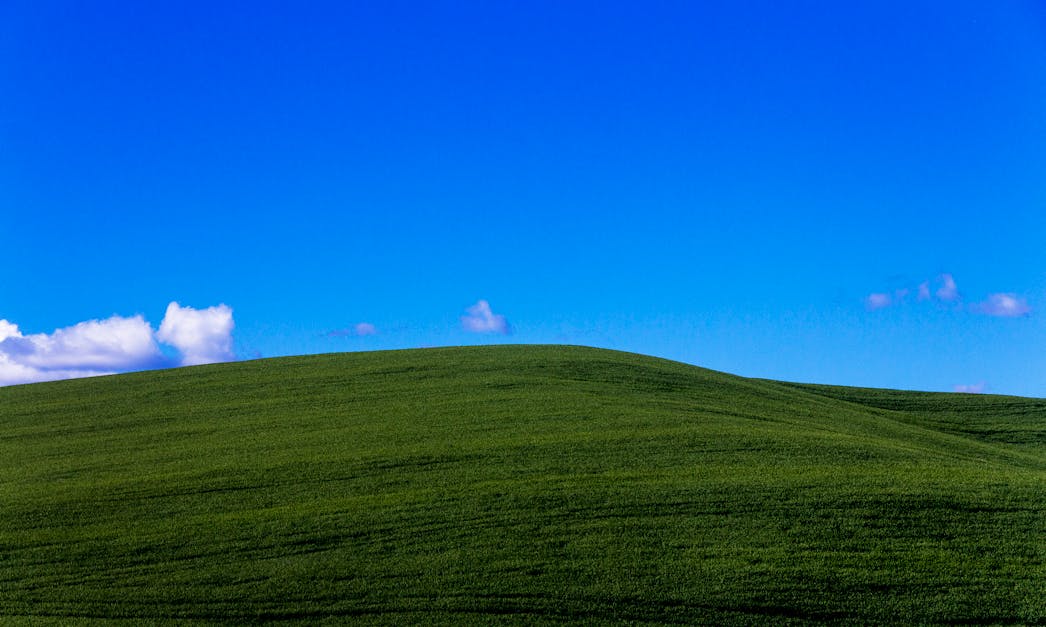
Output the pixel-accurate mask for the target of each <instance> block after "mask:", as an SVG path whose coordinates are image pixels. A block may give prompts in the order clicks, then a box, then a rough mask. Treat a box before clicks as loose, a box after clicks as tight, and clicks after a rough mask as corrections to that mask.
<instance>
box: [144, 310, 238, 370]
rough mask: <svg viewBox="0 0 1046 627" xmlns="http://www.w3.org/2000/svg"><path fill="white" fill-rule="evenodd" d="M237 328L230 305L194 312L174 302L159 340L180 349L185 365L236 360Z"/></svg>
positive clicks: (158, 333)
mask: <svg viewBox="0 0 1046 627" xmlns="http://www.w3.org/2000/svg"><path fill="white" fill-rule="evenodd" d="M233 326H234V324H233V319H232V309H231V308H229V307H228V306H226V305H217V306H215V307H208V308H207V309H193V308H192V307H182V306H181V305H179V304H178V303H176V302H172V303H171V304H170V305H168V306H167V313H166V314H165V315H164V317H163V322H161V323H160V330H159V331H157V332H156V338H157V339H158V340H160V341H161V342H163V343H164V344H170V345H171V346H173V347H175V348H176V349H178V351H179V352H180V353H181V354H182V360H181V365H183V366H194V365H197V364H212V363H216V362H221V361H232V360H233V359H235V355H234V354H233V351H232V329H233Z"/></svg>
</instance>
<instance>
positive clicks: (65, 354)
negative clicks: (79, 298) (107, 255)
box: [0, 302, 235, 385]
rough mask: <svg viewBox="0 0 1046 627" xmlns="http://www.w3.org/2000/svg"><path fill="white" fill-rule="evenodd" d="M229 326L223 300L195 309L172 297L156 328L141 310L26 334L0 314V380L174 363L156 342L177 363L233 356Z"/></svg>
mask: <svg viewBox="0 0 1046 627" xmlns="http://www.w3.org/2000/svg"><path fill="white" fill-rule="evenodd" d="M232 329H233V320H232V309H230V308H229V307H227V306H225V305H219V306H217V307H208V308H207V309H201V310H196V309H193V308H192V307H181V306H180V305H178V303H173V302H172V303H171V304H170V305H169V306H168V307H167V313H166V315H165V316H164V319H163V322H162V323H161V324H160V330H159V331H153V327H152V325H150V324H149V323H148V322H147V321H146V320H145V318H143V317H142V316H141V315H136V316H132V317H129V318H125V317H122V316H112V317H110V318H106V319H104V320H88V321H85V322H79V323H77V324H74V325H72V326H69V327H63V328H60V329H56V330H55V331H53V332H52V333H34V334H30V335H24V334H23V333H22V332H21V330H20V329H19V328H18V325H17V324H15V323H13V322H10V321H9V320H0V385H14V384H18V383H34V382H38V381H54V380H58V379H71V378H77V377H90V376H97V375H103V374H114V373H117V372H127V371H130V370H142V369H146V368H161V367H166V366H173V365H175V363H174V362H173V361H172V360H171V359H169V358H168V357H166V356H164V354H163V352H162V351H161V350H160V345H159V343H160V342H162V343H165V344H169V345H171V346H173V347H174V348H175V349H177V350H178V351H179V352H180V353H181V359H180V361H179V363H180V364H181V365H191V364H201V363H212V362H216V361H230V360H232V359H234V358H235V355H234V354H233V351H232Z"/></svg>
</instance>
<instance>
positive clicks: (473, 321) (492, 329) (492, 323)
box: [461, 300, 509, 335]
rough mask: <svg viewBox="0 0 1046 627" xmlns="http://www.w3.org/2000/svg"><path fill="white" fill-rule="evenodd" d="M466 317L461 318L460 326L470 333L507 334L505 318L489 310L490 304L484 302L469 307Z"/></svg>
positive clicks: (507, 327) (507, 328)
mask: <svg viewBox="0 0 1046 627" xmlns="http://www.w3.org/2000/svg"><path fill="white" fill-rule="evenodd" d="M466 311H468V315H467V316H462V317H461V326H463V327H464V328H465V330H466V331H470V332H472V333H500V334H501V335H508V334H509V326H508V321H507V320H506V319H505V316H502V315H500V314H496V313H494V312H493V311H491V309H490V303H488V302H487V301H485V300H481V301H479V302H477V303H476V304H475V305H473V306H471V307H469V308H468V309H467V310H466Z"/></svg>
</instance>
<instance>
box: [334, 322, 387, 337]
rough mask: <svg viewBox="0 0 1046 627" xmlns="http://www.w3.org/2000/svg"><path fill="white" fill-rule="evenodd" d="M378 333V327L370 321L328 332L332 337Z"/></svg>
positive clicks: (362, 335)
mask: <svg viewBox="0 0 1046 627" xmlns="http://www.w3.org/2000/svg"><path fill="white" fill-rule="evenodd" d="M377 333H378V328H377V327H375V326H374V325H373V324H371V323H369V322H359V323H357V324H354V325H352V326H351V327H349V328H347V329H335V330H333V331H331V332H330V333H328V334H327V335H329V336H331V337H347V336H356V337H364V336H367V335H377Z"/></svg>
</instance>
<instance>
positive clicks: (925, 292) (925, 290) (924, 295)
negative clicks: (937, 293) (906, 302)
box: [918, 281, 930, 300]
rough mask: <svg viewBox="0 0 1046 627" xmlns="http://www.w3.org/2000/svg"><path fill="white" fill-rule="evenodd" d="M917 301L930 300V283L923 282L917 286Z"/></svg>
mask: <svg viewBox="0 0 1046 627" xmlns="http://www.w3.org/2000/svg"><path fill="white" fill-rule="evenodd" d="M918 299H919V300H930V282H929V281H923V282H922V283H920V284H919V296H918Z"/></svg>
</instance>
